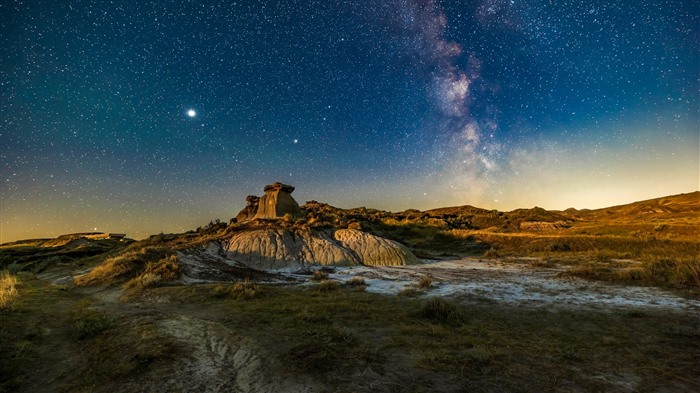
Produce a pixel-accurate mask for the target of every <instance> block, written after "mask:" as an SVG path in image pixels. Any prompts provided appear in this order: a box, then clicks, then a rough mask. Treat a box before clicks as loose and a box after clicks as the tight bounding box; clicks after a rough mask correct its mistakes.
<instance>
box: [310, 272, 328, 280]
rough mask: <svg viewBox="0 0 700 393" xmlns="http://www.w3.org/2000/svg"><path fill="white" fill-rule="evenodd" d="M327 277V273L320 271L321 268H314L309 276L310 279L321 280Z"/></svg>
mask: <svg viewBox="0 0 700 393" xmlns="http://www.w3.org/2000/svg"><path fill="white" fill-rule="evenodd" d="M327 279H328V273H326V272H324V271H321V270H316V271H315V272H314V274H313V275H312V276H311V280H313V281H323V280H327Z"/></svg>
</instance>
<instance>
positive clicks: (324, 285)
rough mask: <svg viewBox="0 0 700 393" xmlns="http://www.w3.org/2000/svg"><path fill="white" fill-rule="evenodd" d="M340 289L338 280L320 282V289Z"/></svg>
mask: <svg viewBox="0 0 700 393" xmlns="http://www.w3.org/2000/svg"><path fill="white" fill-rule="evenodd" d="M336 289H338V282H337V281H333V280H323V281H321V282H320V283H318V290H319V291H321V292H328V291H335V290H336Z"/></svg>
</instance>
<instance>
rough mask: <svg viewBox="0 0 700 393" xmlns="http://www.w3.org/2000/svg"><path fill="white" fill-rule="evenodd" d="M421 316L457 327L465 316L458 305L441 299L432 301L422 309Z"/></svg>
mask: <svg viewBox="0 0 700 393" xmlns="http://www.w3.org/2000/svg"><path fill="white" fill-rule="evenodd" d="M421 316H422V317H423V318H425V319H429V320H431V321H435V322H440V323H446V324H451V325H456V324H459V323H461V322H462V319H463V316H462V313H461V312H460V311H459V308H457V306H456V305H454V304H453V303H450V302H448V301H446V300H443V299H441V298H438V297H436V298H433V299H430V300H429V301H428V302H427V303H425V305H424V306H423V308H422V309H421Z"/></svg>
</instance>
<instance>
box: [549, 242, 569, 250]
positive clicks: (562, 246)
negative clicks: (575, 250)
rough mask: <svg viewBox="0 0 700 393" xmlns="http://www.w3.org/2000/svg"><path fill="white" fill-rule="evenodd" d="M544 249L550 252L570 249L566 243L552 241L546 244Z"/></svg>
mask: <svg viewBox="0 0 700 393" xmlns="http://www.w3.org/2000/svg"><path fill="white" fill-rule="evenodd" d="M546 249H547V251H550V252H557V251H570V250H571V247H569V245H568V244H566V243H561V242H554V243H550V244H547V247H546Z"/></svg>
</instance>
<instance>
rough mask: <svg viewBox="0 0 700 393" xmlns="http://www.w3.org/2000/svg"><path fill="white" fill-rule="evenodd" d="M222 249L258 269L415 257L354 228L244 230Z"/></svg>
mask: <svg viewBox="0 0 700 393" xmlns="http://www.w3.org/2000/svg"><path fill="white" fill-rule="evenodd" d="M224 249H225V251H226V257H227V258H228V259H233V260H235V261H238V262H241V263H243V264H245V265H247V266H250V267H254V268H259V269H283V268H289V267H302V266H306V265H334V266H350V265H370V266H404V265H407V264H413V263H416V262H417V261H418V260H417V258H416V257H415V255H413V253H412V252H411V251H410V250H409V249H408V248H406V247H405V246H403V245H402V244H399V243H397V242H394V241H391V240H388V239H384V238H381V237H378V236H375V235H372V234H369V233H365V232H361V231H358V230H354V229H339V230H335V231H333V230H311V229H304V230H299V231H294V232H292V231H289V230H286V229H258V230H251V231H243V232H239V233H236V234H234V235H233V236H232V237H231V238H229V240H228V241H227V242H225V243H224Z"/></svg>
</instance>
